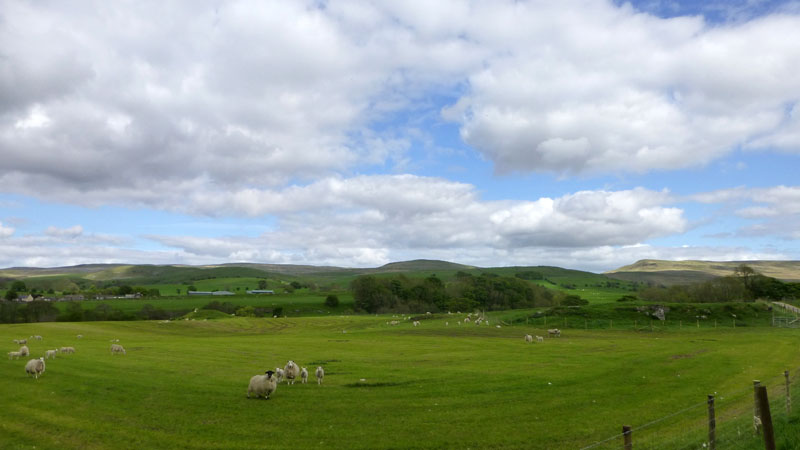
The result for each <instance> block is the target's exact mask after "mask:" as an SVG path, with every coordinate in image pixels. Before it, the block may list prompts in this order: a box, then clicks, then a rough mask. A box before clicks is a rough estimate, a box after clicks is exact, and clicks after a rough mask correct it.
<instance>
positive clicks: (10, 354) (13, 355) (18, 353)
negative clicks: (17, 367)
mask: <svg viewBox="0 0 800 450" xmlns="http://www.w3.org/2000/svg"><path fill="white" fill-rule="evenodd" d="M20 356H22V354H21V353H20V352H8V359H11V358H16V359H19V357H20Z"/></svg>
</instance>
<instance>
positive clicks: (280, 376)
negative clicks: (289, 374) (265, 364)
mask: <svg viewBox="0 0 800 450" xmlns="http://www.w3.org/2000/svg"><path fill="white" fill-rule="evenodd" d="M275 377H276V378H277V379H278V383H280V382H281V381H283V369H281V368H280V367H276V368H275Z"/></svg>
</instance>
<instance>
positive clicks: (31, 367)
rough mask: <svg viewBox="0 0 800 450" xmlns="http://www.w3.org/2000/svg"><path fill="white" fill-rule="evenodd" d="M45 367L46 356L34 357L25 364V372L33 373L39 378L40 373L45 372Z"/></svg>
mask: <svg viewBox="0 0 800 450" xmlns="http://www.w3.org/2000/svg"><path fill="white" fill-rule="evenodd" d="M44 368H45V367H44V358H39V359H32V360H30V361H28V364H25V373H27V374H28V375H33V377H34V378H36V379H37V380H38V379H39V375H41V374H43V373H44Z"/></svg>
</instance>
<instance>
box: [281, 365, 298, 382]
mask: <svg viewBox="0 0 800 450" xmlns="http://www.w3.org/2000/svg"><path fill="white" fill-rule="evenodd" d="M298 375H300V368H299V367H297V364H295V363H294V361H292V360H289V362H287V363H286V367H284V368H283V376H284V377H286V384H294V379H295V378H297V376H298Z"/></svg>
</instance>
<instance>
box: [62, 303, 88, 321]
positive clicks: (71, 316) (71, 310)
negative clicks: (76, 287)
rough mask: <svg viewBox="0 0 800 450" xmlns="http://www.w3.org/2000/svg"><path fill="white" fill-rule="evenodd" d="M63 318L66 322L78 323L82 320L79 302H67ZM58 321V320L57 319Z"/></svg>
mask: <svg viewBox="0 0 800 450" xmlns="http://www.w3.org/2000/svg"><path fill="white" fill-rule="evenodd" d="M63 318H64V319H65V320H66V321H67V322H80V321H82V320H83V306H81V304H80V303H79V302H68V303H67V310H66V311H65V313H64V316H63ZM59 320H60V319H59Z"/></svg>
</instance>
